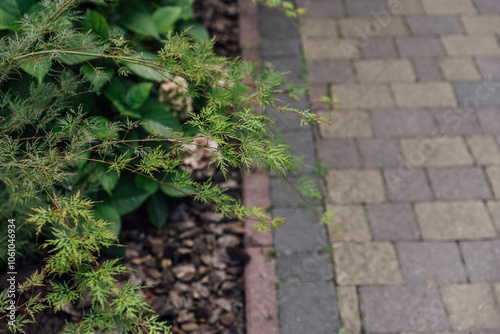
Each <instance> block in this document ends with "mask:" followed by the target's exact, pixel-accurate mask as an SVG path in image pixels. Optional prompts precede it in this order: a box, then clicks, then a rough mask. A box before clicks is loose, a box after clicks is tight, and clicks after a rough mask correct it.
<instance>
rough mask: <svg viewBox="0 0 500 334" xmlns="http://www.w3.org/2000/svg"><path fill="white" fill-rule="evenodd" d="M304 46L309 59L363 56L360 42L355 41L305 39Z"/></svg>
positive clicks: (305, 54)
mask: <svg viewBox="0 0 500 334" xmlns="http://www.w3.org/2000/svg"><path fill="white" fill-rule="evenodd" d="M302 44H303V50H304V56H305V57H306V58H307V59H313V60H320V59H349V58H359V57H360V55H361V52H360V50H359V49H358V46H357V45H358V42H357V41H355V40H353V39H328V38H323V39H303V40H302ZM269 47H270V48H271V46H269ZM274 47H278V46H276V45H274Z"/></svg>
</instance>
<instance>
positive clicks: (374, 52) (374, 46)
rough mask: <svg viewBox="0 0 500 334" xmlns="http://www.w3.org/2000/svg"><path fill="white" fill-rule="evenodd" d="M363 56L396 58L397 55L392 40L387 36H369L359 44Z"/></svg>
mask: <svg viewBox="0 0 500 334" xmlns="http://www.w3.org/2000/svg"><path fill="white" fill-rule="evenodd" d="M361 50H362V51H363V55H364V57H365V58H396V57H397V56H398V54H397V52H396V47H395V46H394V41H393V40H392V38H388V37H376V38H370V39H369V40H368V41H367V42H366V43H364V44H362V45H361Z"/></svg>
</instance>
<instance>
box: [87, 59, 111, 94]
mask: <svg viewBox="0 0 500 334" xmlns="http://www.w3.org/2000/svg"><path fill="white" fill-rule="evenodd" d="M80 71H81V72H82V74H83V76H84V77H85V78H87V80H88V81H89V82H90V83H91V84H92V86H94V88H95V89H96V90H97V91H98V92H99V91H101V89H102V87H104V85H106V84H107V83H108V82H110V81H111V79H112V78H113V76H114V75H115V71H114V70H113V69H112V68H104V69H94V68H92V66H90V65H89V64H83V65H82V67H80Z"/></svg>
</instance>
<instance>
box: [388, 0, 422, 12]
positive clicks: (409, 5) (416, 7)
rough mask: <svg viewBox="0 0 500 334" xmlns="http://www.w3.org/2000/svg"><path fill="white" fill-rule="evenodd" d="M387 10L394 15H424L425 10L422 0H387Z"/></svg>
mask: <svg viewBox="0 0 500 334" xmlns="http://www.w3.org/2000/svg"><path fill="white" fill-rule="evenodd" d="M386 1H387V8H388V9H389V11H390V12H391V13H392V14H393V15H415V14H422V13H423V12H424V8H423V6H422V3H421V0H386Z"/></svg>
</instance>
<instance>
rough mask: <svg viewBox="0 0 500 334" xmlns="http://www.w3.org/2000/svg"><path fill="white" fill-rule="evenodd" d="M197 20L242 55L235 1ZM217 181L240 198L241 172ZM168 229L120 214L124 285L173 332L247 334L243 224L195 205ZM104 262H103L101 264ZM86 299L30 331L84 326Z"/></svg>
mask: <svg viewBox="0 0 500 334" xmlns="http://www.w3.org/2000/svg"><path fill="white" fill-rule="evenodd" d="M194 9H195V17H196V18H197V19H198V20H199V21H201V22H202V23H203V24H204V25H205V27H206V28H207V30H208V31H209V33H210V35H211V36H215V38H216V43H215V51H216V53H217V54H218V55H220V56H226V57H231V58H234V57H237V56H239V54H240V53H239V40H238V36H239V28H238V0H197V1H196V3H195V7H194ZM213 180H214V183H218V184H219V185H221V186H222V187H225V188H227V189H228V192H229V194H231V195H232V196H234V197H235V198H239V197H240V194H241V192H240V185H241V180H240V172H239V171H238V170H232V171H231V172H230V173H229V177H228V178H227V179H224V177H223V176H222V175H221V174H220V173H216V174H215V176H214V177H213ZM171 210H172V213H171V216H170V217H169V221H168V222H167V224H166V225H165V226H164V227H163V228H162V229H161V230H160V231H158V230H156V229H155V228H154V227H153V226H152V225H151V224H150V223H149V222H148V221H146V220H147V218H145V217H147V215H146V213H145V212H142V211H137V212H134V213H133V214H130V215H128V216H125V217H123V226H122V234H121V237H120V242H121V243H122V244H123V245H125V246H126V259H125V260H123V261H122V264H124V265H125V266H126V267H127V268H128V269H129V270H128V273H127V274H126V275H122V276H121V277H119V278H118V279H119V284H123V283H125V282H126V281H128V280H129V279H130V280H131V281H132V283H133V284H135V285H145V286H148V287H149V288H146V289H143V290H141V293H142V294H143V296H144V298H145V299H146V301H147V302H148V303H149V304H150V305H151V306H152V307H153V309H154V311H155V312H156V314H158V315H159V320H162V321H167V322H168V323H169V324H171V325H172V332H173V333H193V334H195V333H200V334H201V333H203V334H210V333H213V334H215V333H223V334H224V333H227V334H229V333H231V334H240V333H245V306H244V291H245V289H244V280H243V267H244V264H245V262H246V261H248V255H247V254H246V253H245V252H244V248H243V236H244V228H243V224H242V222H238V221H231V220H228V219H224V218H223V217H222V216H221V215H220V214H218V213H215V212H213V209H212V208H211V207H210V206H207V205H201V204H199V203H196V202H194V201H192V200H185V201H176V202H173V203H171ZM104 259H105V258H103V260H104ZM88 306H89V304H88V301H83V303H82V304H79V305H67V306H66V307H65V308H64V310H63V311H61V312H58V313H57V314H54V313H53V311H52V310H45V311H44V312H41V313H39V314H37V318H36V323H35V324H33V325H30V326H28V327H27V328H26V332H28V333H34V334H37V333H44V334H45V333H46V334H50V333H54V334H55V333H59V332H60V331H61V330H62V328H63V326H64V322H65V321H79V320H80V318H81V314H82V310H85V309H86V308H88Z"/></svg>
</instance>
